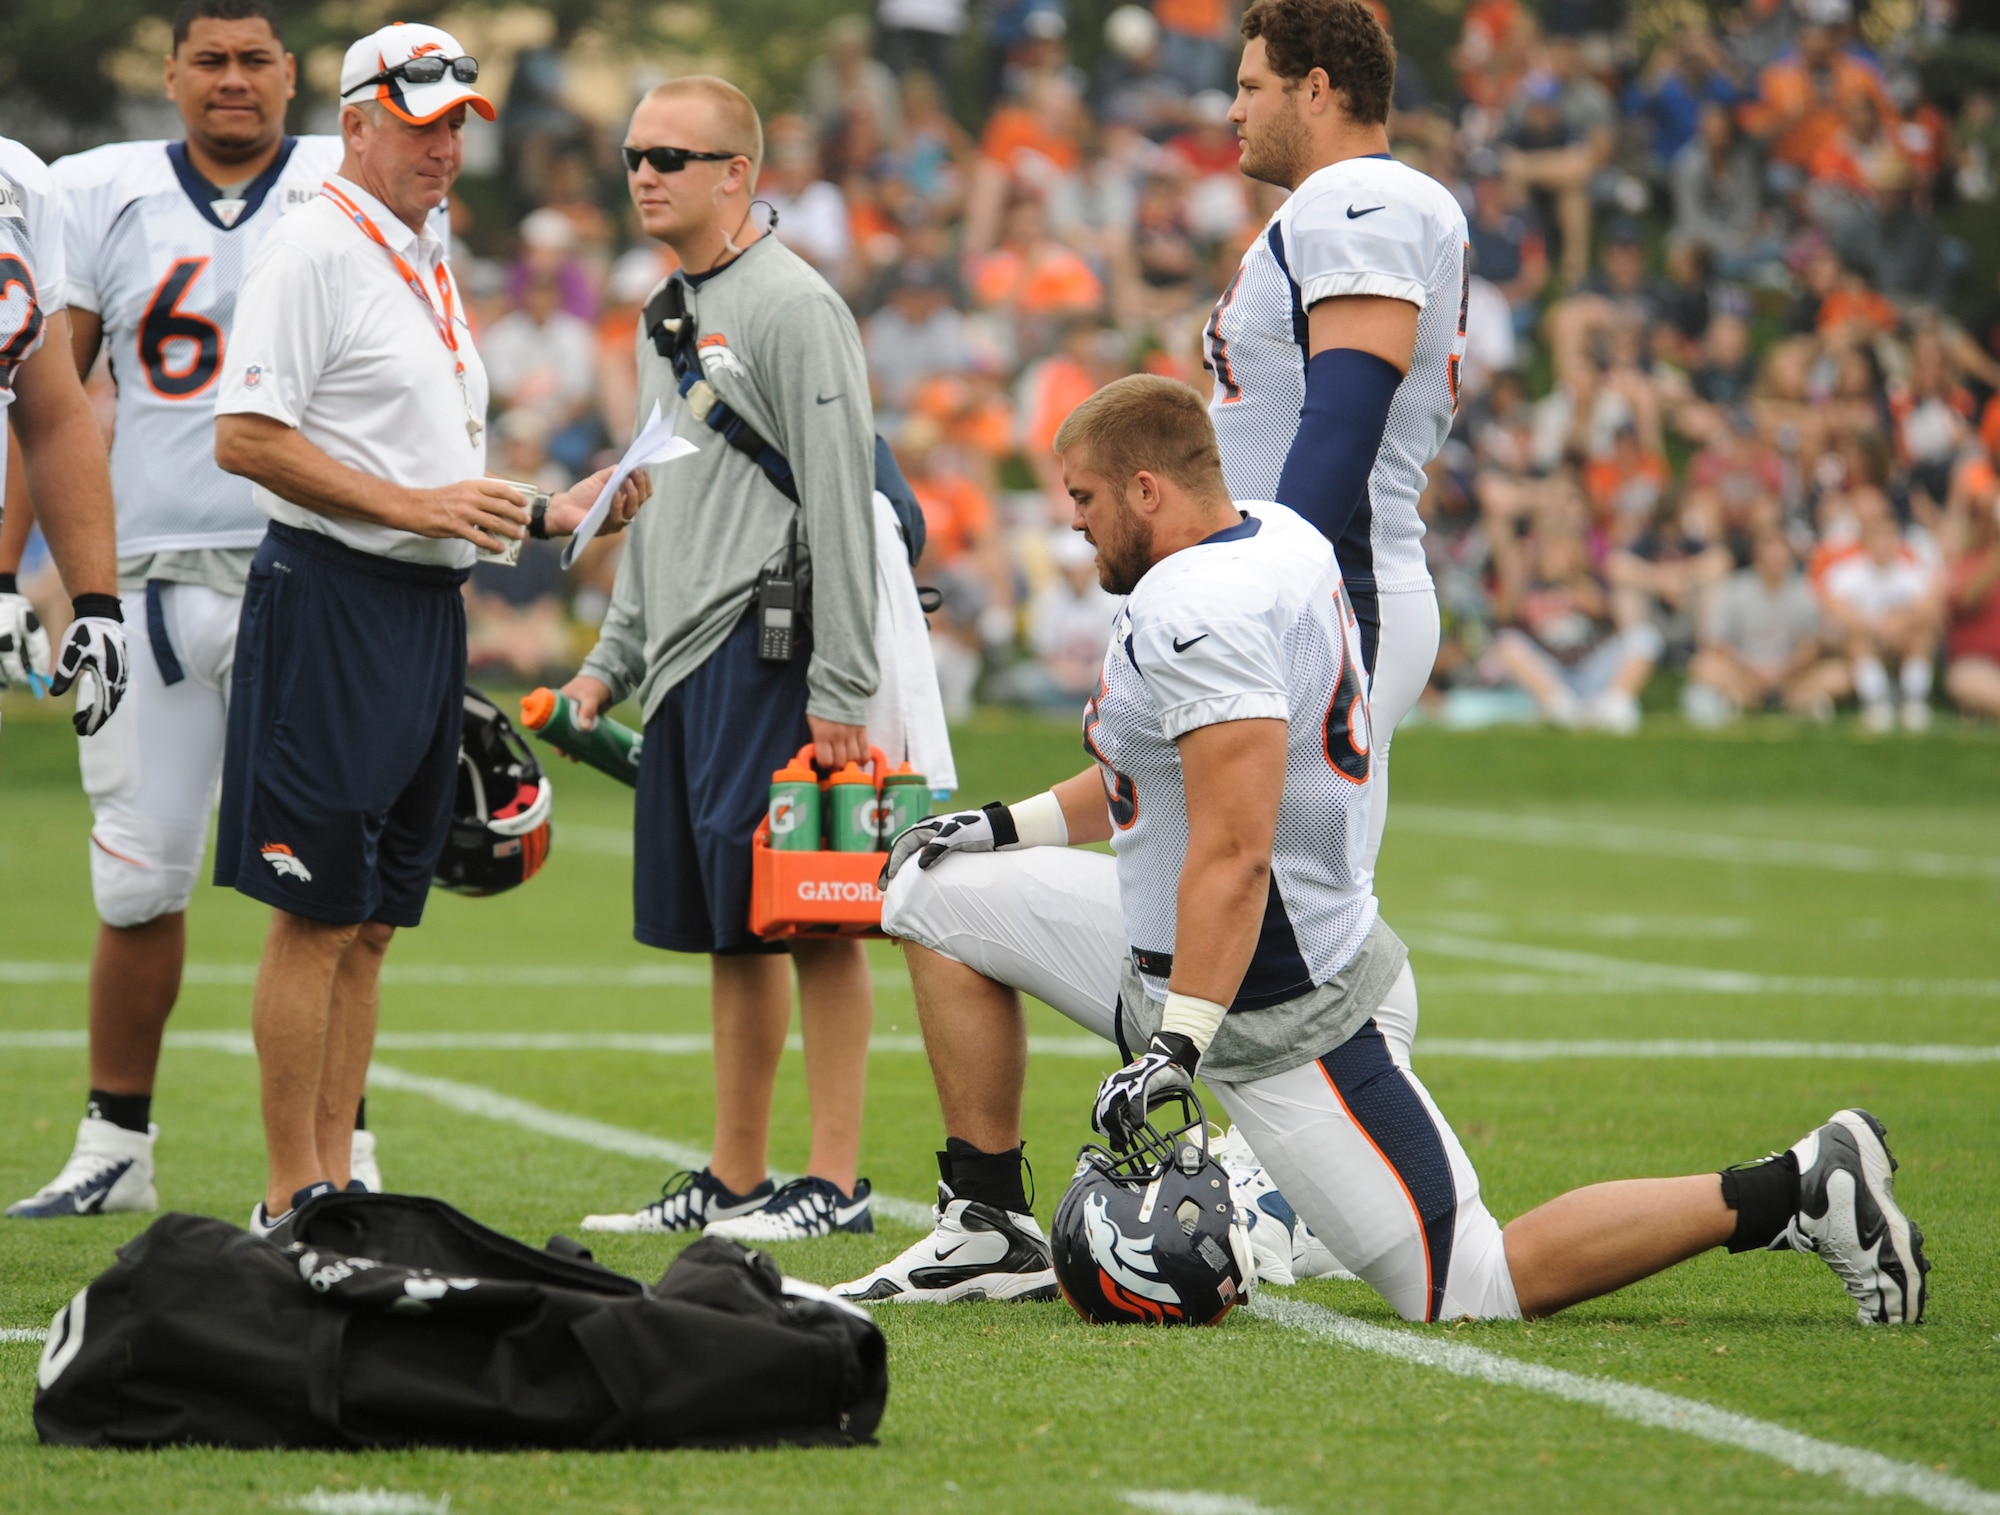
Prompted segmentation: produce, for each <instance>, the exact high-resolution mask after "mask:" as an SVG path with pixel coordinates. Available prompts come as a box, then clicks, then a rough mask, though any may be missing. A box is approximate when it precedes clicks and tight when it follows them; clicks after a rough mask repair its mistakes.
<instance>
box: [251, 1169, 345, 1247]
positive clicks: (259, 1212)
mask: <svg viewBox="0 0 2000 1515" xmlns="http://www.w3.org/2000/svg"><path fill="white" fill-rule="evenodd" d="M338 1192H339V1191H338V1190H336V1189H335V1188H334V1186H333V1183H332V1181H331V1180H330V1179H321V1180H320V1181H319V1182H318V1183H316V1184H307V1185H306V1186H305V1187H304V1188H303V1189H298V1190H295V1191H294V1192H293V1194H292V1208H291V1209H289V1210H287V1211H286V1212H285V1213H284V1214H283V1215H272V1214H271V1213H270V1211H268V1210H266V1209H265V1208H264V1201H262V1200H261V1199H260V1200H258V1201H257V1203H256V1204H254V1205H252V1206H251V1207H250V1234H251V1235H252V1236H255V1237H258V1238H259V1239H260V1240H263V1241H268V1242H274V1243H276V1244H277V1245H278V1246H281V1247H288V1246H290V1245H291V1243H292V1220H293V1217H295V1216H296V1215H297V1214H298V1213H299V1211H301V1210H303V1209H304V1208H305V1207H306V1206H307V1205H309V1204H311V1203H312V1202H313V1201H314V1200H316V1199H318V1198H319V1197H320V1196H321V1195H322V1194H335V1193H338Z"/></svg>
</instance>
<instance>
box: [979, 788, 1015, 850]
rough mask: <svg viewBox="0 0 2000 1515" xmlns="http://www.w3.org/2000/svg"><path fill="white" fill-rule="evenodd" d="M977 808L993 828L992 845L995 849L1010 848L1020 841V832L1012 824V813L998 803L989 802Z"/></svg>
mask: <svg viewBox="0 0 2000 1515" xmlns="http://www.w3.org/2000/svg"><path fill="white" fill-rule="evenodd" d="M979 808H980V810H981V811H982V812H983V813H984V814H985V816H986V819H987V822H988V824H990V825H991V826H992V827H993V845H994V846H995V847H996V848H998V847H1012V846H1014V845H1016V844H1017V843H1018V842H1019V841H1020V840H1021V832H1020V830H1019V828H1018V827H1016V826H1015V824H1014V812H1013V811H1011V810H1009V809H1008V808H1007V807H1006V806H1005V805H1003V804H1001V803H1000V801H998V800H989V801H987V803H985V804H984V805H981V806H980V807H979Z"/></svg>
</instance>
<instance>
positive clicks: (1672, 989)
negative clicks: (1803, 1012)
mask: <svg viewBox="0 0 2000 1515" xmlns="http://www.w3.org/2000/svg"><path fill="white" fill-rule="evenodd" d="M1397 934H1398V935H1399V936H1401V937H1402V938H1403V940H1404V941H1406V942H1408V943H1409V945H1410V946H1411V947H1412V948H1414V949H1416V950H1419V951H1422V952H1430V953H1435V954H1436V955H1437V956H1439V957H1457V958H1468V959H1470V960H1472V961H1474V962H1482V963H1503V964H1505V965H1507V966H1508V967H1510V968H1531V969H1536V970H1538V971H1540V972H1543V973H1574V974H1579V975H1589V976H1594V977H1595V978H1596V979H1597V980H1598V982H1599V983H1601V984H1603V985H1606V986H1607V987H1606V990H1605V992H1607V993H1621V994H1622V993H1629V992H1632V991H1635V990H1636V991H1640V992H1645V991H1655V992H1668V993H1683V992H1693V993H1697V994H1799V995H1810V996H1813V997H1819V996H1822V995H1843V996H1869V997H1886V998H1896V999H1913V998H1916V999H1932V998H1937V999H1946V998H1956V999H2000V978H1832V977H1827V978H1818V977H1814V978H1800V977H1794V976H1790V975H1785V974H1772V973H1746V972H1743V971H1741V970H1738V969H1734V968H1689V967H1682V966H1681V965H1679V964H1677V963H1640V962H1633V961H1632V960H1630V959H1629V958H1622V957H1605V956H1603V955H1602V954H1600V953H1596V952H1572V951H1570V950H1569V949H1567V948H1564V947H1536V946H1531V945H1529V944H1528V943H1526V942H1503V941H1490V940H1487V939H1486V938H1483V937H1477V936H1463V935H1459V934H1457V933H1454V932H1449V931H1420V930H1409V931H1400V932H1398V933H1397ZM1610 986H1615V987H1610Z"/></svg>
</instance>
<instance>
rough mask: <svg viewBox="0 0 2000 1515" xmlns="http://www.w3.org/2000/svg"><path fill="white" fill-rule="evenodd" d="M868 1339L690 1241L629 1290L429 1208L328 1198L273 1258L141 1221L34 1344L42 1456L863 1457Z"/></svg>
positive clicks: (566, 1247) (729, 1247)
mask: <svg viewBox="0 0 2000 1515" xmlns="http://www.w3.org/2000/svg"><path fill="white" fill-rule="evenodd" d="M888 1392H889V1379H888V1371H887V1365H886V1354H885V1351H884V1347H883V1342H882V1335H881V1333H880V1332H879V1331H878V1330H877V1329H876V1328H875V1325H874V1322H872V1321H871V1320H869V1319H868V1318H867V1316H866V1315H865V1314H864V1313H863V1312H861V1311H860V1310H858V1309H857V1308H855V1307H854V1306H851V1305H848V1304H846V1303H845V1302H842V1301H836V1300H834V1299H832V1298H831V1297H830V1296H828V1295H827V1294H826V1293H825V1291H824V1290H819V1289H815V1288H814V1287H813V1286H812V1285H809V1284H799V1283H797V1282H796V1281H794V1280H790V1279H786V1278H783V1277H782V1276H781V1275H780V1274H779V1272H778V1269H777V1265H776V1264H775V1263H773V1262H772V1261H771V1259H770V1258H769V1257H768V1256H766V1255H765V1254H763V1253H761V1252H751V1251H747V1250H746V1249H744V1248H743V1247H740V1246H738V1245H737V1244H736V1243H734V1242H730V1241H724V1240H722V1239H720V1238H708V1239H704V1240H701V1241H697V1242H695V1243H693V1244H692V1245H690V1246H689V1247H687V1248H686V1249H685V1250H684V1251H682V1252H681V1254H680V1255H679V1256H678V1257H676V1258H675V1259H674V1262H673V1265H672V1266H671V1267H669V1268H668V1269H667V1272H666V1275H665V1276H664V1277H663V1278H661V1280H660V1281H659V1283H658V1284H657V1285H655V1286H654V1287H652V1288H650V1289H649V1288H647V1287H646V1286H645V1285H643V1284H641V1283H640V1282H639V1281H638V1280H637V1279H632V1278H627V1277H625V1276H624V1275H622V1274H619V1273H614V1272H612V1271H611V1270H610V1269H608V1268H604V1267H600V1266H599V1265H597V1264H596V1263H594V1262H592V1261H590V1259H589V1254H588V1253H587V1252H585V1251H584V1250H583V1249H582V1248H581V1247H579V1246H577V1245H576V1244H575V1243H574V1242H569V1241H566V1240H564V1239H563V1238H560V1237H559V1238H556V1239H555V1240H553V1241H552V1242H551V1243H550V1248H549V1249H548V1250H542V1251H537V1250H536V1249H534V1248H532V1247H529V1246H526V1245H524V1244H523V1243H521V1242H518V1241H515V1240H513V1239H512V1238H511V1237H506V1236H502V1235H501V1234H500V1233H499V1232H497V1231H492V1230H489V1229H487V1228H486V1227H485V1226H482V1225H480V1224H478V1223H477V1222H476V1221H473V1220H471V1219H469V1218H468V1217H466V1216H464V1215H461V1214H460V1213H459V1212H458V1211H456V1210H454V1209H452V1208H451V1206H449V1205H447V1204H445V1203H443V1202H442V1201H440V1200H435V1199H422V1198H417V1197H415V1196H408V1195H395V1194H382V1195H368V1194H333V1195H328V1196H326V1197H325V1198H323V1199H320V1200H316V1201H314V1202H313V1203H312V1204H311V1205H310V1206H309V1207H308V1208H307V1209H305V1210H303V1211H301V1212H300V1214H299V1217H298V1220H297V1222H296V1232H295V1240H294V1243H293V1245H292V1246H290V1247H289V1248H281V1247H278V1246H275V1245H273V1244H272V1243H270V1242H268V1241H263V1240H260V1239H258V1238H257V1237H254V1236H251V1235H250V1234H249V1233H248V1232H245V1231H241V1230H238V1229H237V1228H236V1227H235V1226H232V1225H230V1224H228V1223H227V1222H226V1221H220V1220H212V1219H209V1218H207V1217H203V1216H196V1215H180V1214H168V1215H163V1216H161V1217H160V1218H159V1219H158V1220H157V1221H155V1222H154V1223H153V1224H152V1226H151V1227H149V1228H148V1229H147V1230H146V1231H145V1233H144V1234H143V1235H140V1236H138V1237H136V1238H134V1239H133V1240H132V1241H131V1242H129V1243H127V1244H126V1245H125V1246H124V1247H121V1248H120V1249H119V1252H118V1262H117V1263H116V1264H115V1265H114V1266H113V1267H111V1268H110V1269H109V1270H108V1271H106V1272H105V1273H104V1274H103V1275H102V1276H100V1277H99V1278H98V1279H97V1280H96V1281H95V1282H93V1283H92V1284H91V1285H90V1286H89V1287H88V1288H87V1289H85V1290H84V1291H83V1292H82V1293H80V1294H78V1295H77V1297H76V1298H75V1299H74V1300H72V1301H71V1302H70V1303H69V1304H68V1305H67V1306H65V1307H64V1309H63V1310H62V1312H61V1313H59V1314H58V1315H57V1316H56V1319H55V1322H54V1324H53V1325H52V1326H51V1327H50V1333H49V1343H48V1346H47V1348H46V1349H45V1350H44V1352H43V1354H42V1363H41V1370H40V1373H39V1375H38V1378H37V1387H36V1392H35V1429H36V1430H37V1431H38V1432H39V1433H40V1434H41V1438H42V1440H43V1441H45V1442H51V1443H55V1444H59V1445H65V1446H122V1447H150V1446H160V1445H163V1444H168V1443H175V1442H197V1443H205V1444H209V1445H215V1446H229V1447H407V1446H451V1447H490V1448H498V1447H555V1448H599V1447H745V1446H769V1445H774V1444H778V1443H789V1444H793V1445H820V1446H847V1445H852V1444H855V1443H857V1442H868V1441H872V1440H873V1438H874V1433H875V1428H876V1426H877V1425H878V1424H880V1422H881V1419H882V1409H883V1405H884V1402H885V1401H886V1399H887V1397H888Z"/></svg>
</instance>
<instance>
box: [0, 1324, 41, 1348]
mask: <svg viewBox="0 0 2000 1515" xmlns="http://www.w3.org/2000/svg"><path fill="white" fill-rule="evenodd" d="M48 1339H49V1328H48V1327H47V1326H8V1327H6V1328H4V1329H0V1341H10V1342H18V1343H21V1344H23V1345H25V1344H26V1343H28V1342H33V1343H34V1344H35V1345H36V1346H38V1347H39V1346H44V1345H46V1344H47V1342H48Z"/></svg>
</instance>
